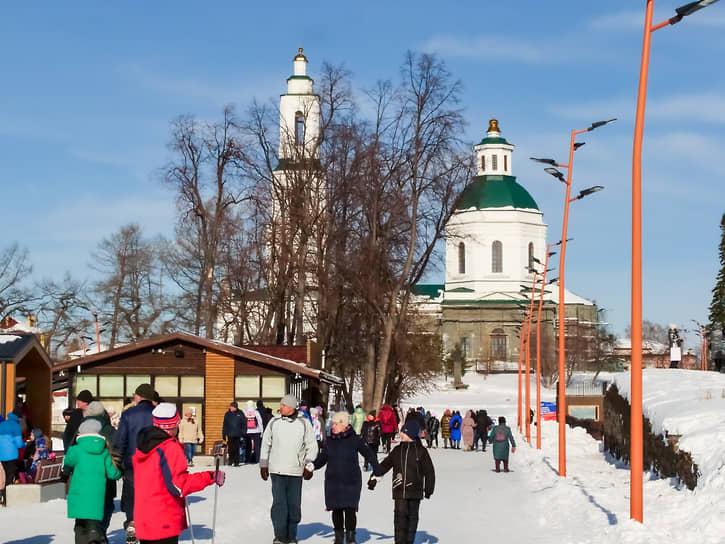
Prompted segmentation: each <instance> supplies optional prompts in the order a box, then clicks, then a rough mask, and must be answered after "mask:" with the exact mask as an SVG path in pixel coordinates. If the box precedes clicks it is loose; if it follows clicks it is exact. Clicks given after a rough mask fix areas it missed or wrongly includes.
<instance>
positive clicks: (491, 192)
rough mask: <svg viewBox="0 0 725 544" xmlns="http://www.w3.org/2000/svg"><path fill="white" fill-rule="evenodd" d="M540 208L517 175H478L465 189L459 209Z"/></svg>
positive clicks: (459, 202)
mask: <svg viewBox="0 0 725 544" xmlns="http://www.w3.org/2000/svg"><path fill="white" fill-rule="evenodd" d="M507 206H511V207H513V208H519V209H529V210H531V209H533V210H538V209H539V206H537V205H536V201H535V200H534V199H533V198H532V197H531V195H530V194H529V192H528V191H527V190H526V189H524V188H523V187H522V186H521V185H519V184H518V183H516V177H515V176H491V175H488V176H476V177H474V178H473V179H472V180H471V183H470V185H468V187H466V188H465V189H464V190H463V193H461V197H460V199H459V200H458V205H457V206H456V209H457V210H468V209H470V208H476V209H478V210H483V209H485V208H505V207H507Z"/></svg>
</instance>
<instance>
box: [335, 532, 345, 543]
mask: <svg viewBox="0 0 725 544" xmlns="http://www.w3.org/2000/svg"><path fill="white" fill-rule="evenodd" d="M333 544H345V531H344V530H343V529H335V542H333Z"/></svg>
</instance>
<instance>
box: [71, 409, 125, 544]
mask: <svg viewBox="0 0 725 544" xmlns="http://www.w3.org/2000/svg"><path fill="white" fill-rule="evenodd" d="M63 473H64V474H66V475H68V474H71V473H72V474H73V477H72V478H71V479H70V486H69V487H68V498H67V509H68V517H69V518H75V520H76V521H75V526H74V529H73V530H74V532H75V542H76V544H103V543H105V542H107V539H106V529H105V528H104V527H103V521H102V520H103V518H104V515H105V503H106V487H107V486H106V481H107V480H118V479H119V478H120V477H121V471H120V470H119V469H118V468H117V467H116V465H114V463H113V460H112V459H111V455H110V454H109V452H108V447H107V443H106V438H105V437H104V436H103V435H101V423H100V422H99V421H98V420H96V419H86V420H85V421H83V422H82V423H81V424H80V425H79V426H78V438H77V440H76V444H75V445H73V446H71V447H70V448H68V451H67V452H66V454H65V456H64V457H63Z"/></svg>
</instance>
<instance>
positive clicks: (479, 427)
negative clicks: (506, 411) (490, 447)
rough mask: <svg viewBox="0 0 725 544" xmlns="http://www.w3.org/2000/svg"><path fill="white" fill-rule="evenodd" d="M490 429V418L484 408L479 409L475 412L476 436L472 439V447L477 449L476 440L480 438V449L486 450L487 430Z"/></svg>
mask: <svg viewBox="0 0 725 544" xmlns="http://www.w3.org/2000/svg"><path fill="white" fill-rule="evenodd" d="M490 430H491V418H490V417H488V412H487V411H486V410H479V411H478V413H477V414H476V436H475V437H474V439H473V448H474V449H475V450H477V449H478V440H479V439H480V440H481V447H482V450H483V451H484V452H485V451H486V445H487V444H488V432H489V431H490Z"/></svg>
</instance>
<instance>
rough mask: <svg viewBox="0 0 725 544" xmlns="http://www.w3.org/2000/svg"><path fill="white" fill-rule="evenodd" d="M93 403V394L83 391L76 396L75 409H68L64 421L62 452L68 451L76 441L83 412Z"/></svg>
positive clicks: (86, 390)
mask: <svg viewBox="0 0 725 544" xmlns="http://www.w3.org/2000/svg"><path fill="white" fill-rule="evenodd" d="M91 402H93V393H91V392H90V391H88V389H84V390H83V391H81V392H80V393H78V395H76V407H75V408H68V409H67V410H68V412H64V413H67V414H68V416H69V417H68V419H66V423H65V429H64V430H63V451H68V448H70V447H71V446H72V445H73V443H74V442H75V439H76V433H77V432H78V426H79V425H80V424H81V422H82V421H83V412H84V411H85V409H86V408H87V407H88V405H89V404H90V403H91Z"/></svg>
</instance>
